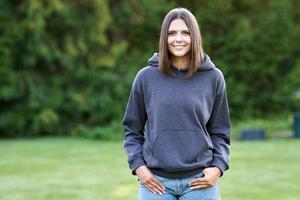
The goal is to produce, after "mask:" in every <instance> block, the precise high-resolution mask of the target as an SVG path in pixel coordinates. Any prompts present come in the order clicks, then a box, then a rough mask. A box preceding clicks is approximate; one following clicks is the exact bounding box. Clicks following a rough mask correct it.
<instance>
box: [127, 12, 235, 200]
mask: <svg viewBox="0 0 300 200" xmlns="http://www.w3.org/2000/svg"><path fill="white" fill-rule="evenodd" d="M145 125H146V130H144V127H145ZM122 127H123V128H124V130H125V137H124V149H125V151H126V153H127V156H128V163H129V167H130V169H131V170H132V174H133V175H137V176H138V180H139V181H140V184H139V199H140V200H150V199H151V200H154V199H158V200H176V199H179V200H205V199H210V200H212V199H215V200H219V199H220V194H219V187H218V179H219V177H220V176H222V174H223V172H224V171H225V170H227V169H228V168H229V153H230V152H229V149H230V135H229V133H230V117H229V109H228V103H227V97H226V85H225V80H224V77H223V74H222V72H221V71H220V70H219V69H218V68H217V67H215V65H214V64H213V62H212V61H211V60H210V58H209V57H208V55H206V54H204V53H203V49H202V44H201V35H200V30H199V27H198V23H197V21H196V19H195V17H194V16H193V15H192V13H190V12H189V11H188V10H187V9H184V8H176V9H173V10H171V11H170V12H169V13H168V14H167V15H166V17H165V19H164V21H163V23H162V27H161V34H160V42H159V53H155V54H154V55H153V56H152V57H151V58H150V59H149V66H147V67H144V68H143V69H141V70H140V71H139V72H138V73H137V75H136V77H135V80H134V82H133V84H132V88H131V93H130V96H129V99H128V104H127V107H126V111H125V115H124V118H123V121H122ZM144 132H145V134H144Z"/></svg>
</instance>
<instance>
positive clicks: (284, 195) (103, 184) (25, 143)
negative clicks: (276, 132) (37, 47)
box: [0, 138, 300, 200]
mask: <svg viewBox="0 0 300 200" xmlns="http://www.w3.org/2000/svg"><path fill="white" fill-rule="evenodd" d="M231 151H232V156H231V169H230V170H229V171H228V172H226V173H225V175H224V176H223V177H222V178H221V184H220V185H221V194H222V200H266V199H270V200H282V199H284V200H296V199H299V198H300V140H269V141H264V142H239V141H233V142H232V148H231ZM137 186H138V182H137V178H136V177H134V176H132V175H131V174H130V170H129V168H128V166H127V161H126V157H125V153H124V152H123V149H122V142H99V141H91V140H84V139H74V138H44V139H32V140H29V139H28V140H25V139H21V140H2V141H0V199H1V200H23V199H26V200H50V199H53V200H54V199H55V200H66V199H72V200H77V199H78V200H85V199H91V200H96V199H99V200H113V199H114V200H117V199H119V200H121V199H122V200H134V199H137Z"/></svg>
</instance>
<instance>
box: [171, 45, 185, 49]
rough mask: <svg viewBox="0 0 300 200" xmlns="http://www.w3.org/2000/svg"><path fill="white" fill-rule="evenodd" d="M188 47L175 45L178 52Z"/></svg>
mask: <svg viewBox="0 0 300 200" xmlns="http://www.w3.org/2000/svg"><path fill="white" fill-rule="evenodd" d="M185 46H186V45H173V47H174V48H175V49H176V50H182V49H183V48H184V47H185Z"/></svg>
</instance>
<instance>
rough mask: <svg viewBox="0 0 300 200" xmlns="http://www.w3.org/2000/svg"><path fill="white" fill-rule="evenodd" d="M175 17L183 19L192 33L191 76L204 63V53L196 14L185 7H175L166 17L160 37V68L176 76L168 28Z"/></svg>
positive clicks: (188, 73) (188, 74)
mask: <svg viewBox="0 0 300 200" xmlns="http://www.w3.org/2000/svg"><path fill="white" fill-rule="evenodd" d="M175 19H182V20H183V21H184V22H185V24H186V25H187V27H188V29H189V31H190V34H191V41H192V44H191V52H190V62H189V63H190V66H189V70H188V72H187V77H191V76H192V75H193V74H195V73H196V72H197V68H198V66H199V65H200V64H201V63H202V60H203V59H204V53H203V49H202V42H201V34H200V29H199V26H198V23H197V20H196V18H195V17H194V15H193V14H192V13H191V12H190V11H189V10H187V9H185V8H174V9H172V10H171V11H170V12H169V13H168V14H167V15H166V16H165V18H164V21H163V23H162V26H161V32H160V39H159V69H160V70H161V71H162V72H164V73H165V74H167V75H169V76H175V74H174V73H173V72H172V70H171V65H172V59H171V54H170V52H169V50H168V30H169V26H170V24H171V22H172V21H173V20H175Z"/></svg>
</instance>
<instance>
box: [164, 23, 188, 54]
mask: <svg viewBox="0 0 300 200" xmlns="http://www.w3.org/2000/svg"><path fill="white" fill-rule="evenodd" d="M191 43H192V40H191V35H190V31H189V29H188V27H187V26H186V24H185V22H184V21H183V20H182V19H174V20H173V21H172V22H171V24H170V26H169V30H168V50H169V52H170V53H171V54H172V55H173V56H175V57H185V56H187V55H188V54H189V52H190V51H191Z"/></svg>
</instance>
